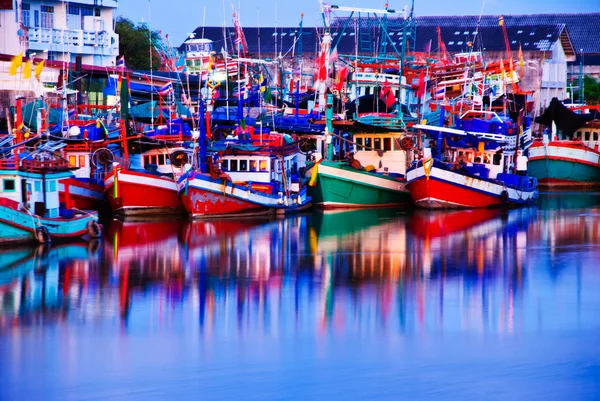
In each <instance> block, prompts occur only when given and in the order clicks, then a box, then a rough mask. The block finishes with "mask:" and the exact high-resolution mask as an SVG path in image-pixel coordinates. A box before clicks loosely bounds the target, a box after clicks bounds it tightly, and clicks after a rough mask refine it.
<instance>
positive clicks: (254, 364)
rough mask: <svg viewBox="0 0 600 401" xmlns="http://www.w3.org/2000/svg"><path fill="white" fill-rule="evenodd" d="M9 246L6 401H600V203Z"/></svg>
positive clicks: (206, 227)
mask: <svg viewBox="0 0 600 401" xmlns="http://www.w3.org/2000/svg"><path fill="white" fill-rule="evenodd" d="M105 232H106V236H105V239H104V240H103V241H98V242H92V243H85V242H81V243H75V244H69V245H55V246H53V247H50V248H49V249H44V248H21V249H4V250H0V265H1V268H0V358H1V359H0V399H1V400H46V399H48V400H55V399H61V400H62V399H65V400H102V399H106V400H114V399H126V400H130V399H131V400H138V399H139V400H150V399H176V398H179V399H219V400H222V399H234V398H237V399H327V400H329V399H365V398H369V399H370V398H380V399H399V398H409V399H424V398H427V399H436V400H437V399H457V398H458V399H477V400H479V399H544V400H548V399H557V400H565V399H600V194H598V193H586V194H552V195H543V196H542V199H541V201H540V202H539V204H538V206H537V207H536V208H527V209H520V210H514V211H510V212H502V211H497V210H477V211H459V212H444V213H440V212H436V213H429V212H424V211H415V212H410V213H402V212H399V211H394V210H391V211H390V210H367V211H344V212H333V213H329V212H327V213H314V214H311V215H303V216H294V217H290V218H286V219H282V220H221V221H208V222H184V221H167V222H150V223H147V222H146V223H144V222H136V221H126V222H121V221H117V220H113V221H110V222H107V224H106V226H105Z"/></svg>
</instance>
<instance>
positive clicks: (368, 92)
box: [365, 87, 371, 95]
mask: <svg viewBox="0 0 600 401" xmlns="http://www.w3.org/2000/svg"><path fill="white" fill-rule="evenodd" d="M370 94H371V88H370V87H366V88H365V95H370Z"/></svg>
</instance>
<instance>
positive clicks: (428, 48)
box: [423, 39, 433, 53]
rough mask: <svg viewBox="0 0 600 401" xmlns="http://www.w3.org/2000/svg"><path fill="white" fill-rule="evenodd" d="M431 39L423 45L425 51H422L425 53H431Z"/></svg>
mask: <svg viewBox="0 0 600 401" xmlns="http://www.w3.org/2000/svg"><path fill="white" fill-rule="evenodd" d="M432 40H433V39H430V40H429V42H427V44H426V45H425V49H424V50H423V51H424V52H425V53H431V41H432Z"/></svg>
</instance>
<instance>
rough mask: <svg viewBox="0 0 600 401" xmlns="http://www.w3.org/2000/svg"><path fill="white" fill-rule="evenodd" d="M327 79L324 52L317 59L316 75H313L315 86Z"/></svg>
mask: <svg viewBox="0 0 600 401" xmlns="http://www.w3.org/2000/svg"><path fill="white" fill-rule="evenodd" d="M326 79H327V64H326V62H325V52H324V51H323V52H321V53H320V54H319V58H318V59H317V73H316V74H315V84H316V83H317V82H320V81H325V80H326Z"/></svg>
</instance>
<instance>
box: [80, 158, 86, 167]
mask: <svg viewBox="0 0 600 401" xmlns="http://www.w3.org/2000/svg"><path fill="white" fill-rule="evenodd" d="M79 167H85V156H84V155H81V156H79Z"/></svg>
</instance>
